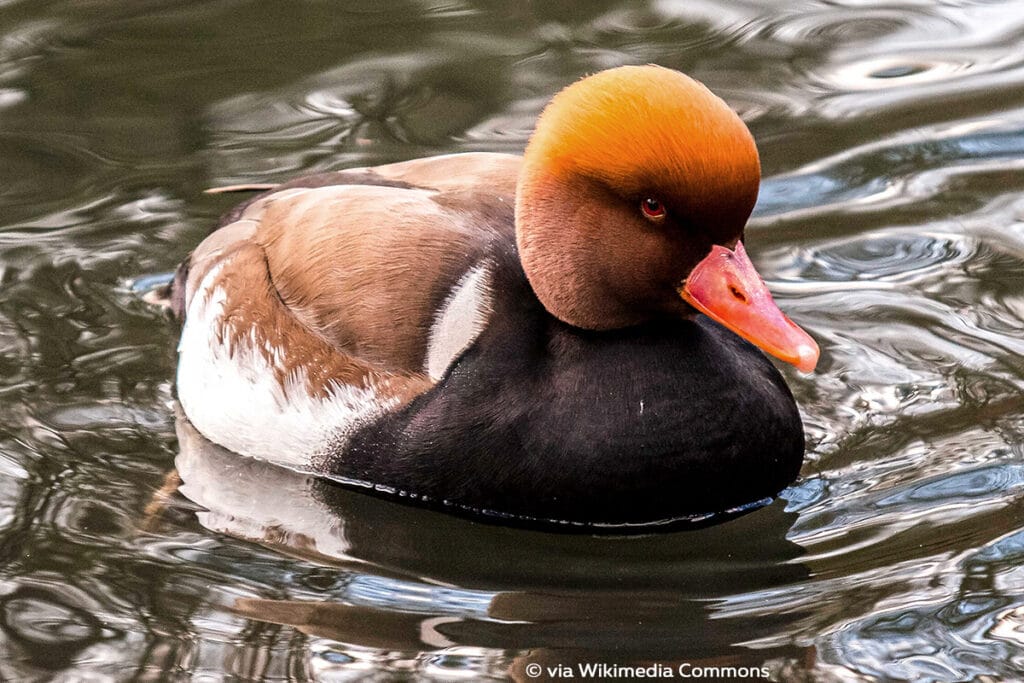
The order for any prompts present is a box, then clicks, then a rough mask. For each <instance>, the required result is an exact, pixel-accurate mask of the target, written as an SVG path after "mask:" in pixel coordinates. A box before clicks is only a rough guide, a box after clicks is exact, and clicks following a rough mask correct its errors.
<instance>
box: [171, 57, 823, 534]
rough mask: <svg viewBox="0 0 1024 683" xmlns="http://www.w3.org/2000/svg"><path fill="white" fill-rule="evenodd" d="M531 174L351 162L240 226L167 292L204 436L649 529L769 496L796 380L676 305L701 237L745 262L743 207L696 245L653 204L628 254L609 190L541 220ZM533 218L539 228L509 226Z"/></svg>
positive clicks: (798, 432)
mask: <svg viewBox="0 0 1024 683" xmlns="http://www.w3.org/2000/svg"><path fill="white" fill-rule="evenodd" d="M645 68H647V69H650V68H653V67H645ZM660 71H665V70H660ZM669 73H674V72H669ZM644 75H646V72H645V73H644ZM677 75H678V74H677ZM682 78H685V77H682ZM708 95H709V96H710V93H708ZM711 97H713V96H711ZM730 113H731V112H730ZM737 121H738V119H737ZM739 125H740V126H742V124H739ZM744 130H745V129H744ZM533 144H534V143H531V145H533ZM755 162H756V156H755ZM536 164H537V161H536V155H534V156H533V157H531V155H530V153H529V152H528V154H527V159H526V161H525V162H524V161H523V160H521V159H520V158H519V157H515V156H510V155H500V154H464V155H451V156H445V157H435V158H430V159H421V160H415V161H410V162H405V163H400V164H393V165H389V166H382V167H377V168H373V169H353V170H350V171H342V172H337V173H331V174H322V175H319V176H311V177H309V178H305V179H299V180H296V181H292V182H290V183H286V184H284V185H281V186H279V187H277V188H275V189H273V190H271V191H270V192H267V193H265V194H263V195H261V196H259V197H256V198H255V199H254V200H252V201H250V202H247V203H245V204H243V205H242V206H240V207H238V208H237V209H235V210H233V211H232V212H230V213H229V214H228V216H226V217H225V219H224V221H223V222H222V225H221V227H220V228H219V229H218V230H217V231H215V232H214V233H213V234H212V235H211V236H210V237H209V238H207V240H206V241H204V242H203V243H202V244H201V245H200V246H199V247H198V248H197V249H196V251H195V252H194V253H193V255H192V256H191V257H190V259H189V261H188V262H186V264H184V265H183V268H182V269H181V270H180V271H179V278H178V281H177V283H176V288H175V290H176V291H175V297H176V306H177V308H178V313H179V314H180V315H181V316H182V317H184V328H183V331H182V337H181V342H180V346H179V352H180V360H179V371H178V395H179V399H180V401H181V404H182V408H183V410H184V412H185V414H186V415H187V416H188V418H189V419H190V421H191V422H192V423H193V425H194V426H195V427H196V428H197V429H198V430H199V431H200V432H201V433H203V434H204V435H205V436H206V437H207V438H209V439H211V440H212V441H214V442H216V443H219V444H221V445H223V446H225V447H227V448H229V449H231V450H234V451H236V452H239V453H242V454H244V455H249V456H253V457H258V458H262V459H265V460H269V461H272V462H276V463H279V464H283V465H287V466H291V467H295V468H298V469H302V470H306V471H310V472H315V473H317V474H321V475H324V476H326V477H329V478H335V479H338V480H340V481H344V482H350V483H356V484H360V485H365V486H372V487H375V488H376V489H377V490H379V491H383V492H392V493H394V494H395V495H399V496H402V497H406V498H412V499H415V500H418V501H421V502H426V503H428V504H432V505H435V506H441V507H446V508H449V509H452V510H455V511H464V512H468V513H473V514H483V515H492V516H498V517H503V518H506V519H521V520H534V521H541V522H542V521H546V520H551V521H559V522H570V523H576V524H583V525H601V524H609V525H617V524H649V523H657V522H661V521H664V520H670V519H674V518H679V517H684V516H687V515H693V514H700V513H710V512H717V511H721V510H725V509H728V508H732V507H735V506H739V505H742V504H744V503H749V502H751V501H754V500H757V499H759V498H764V497H765V496H772V495H774V494H776V493H777V492H778V491H779V490H781V489H782V488H784V487H785V486H786V485H787V484H788V483H789V482H791V481H792V480H793V479H794V478H795V476H796V475H797V473H798V471H799V468H800V464H801V461H802V457H803V449H804V441H803V432H802V426H801V424H800V419H799V414H798V412H797V409H796V406H795V404H794V402H793V399H792V396H791V394H790V393H789V390H788V389H787V388H786V386H785V383H784V382H783V380H782V378H781V376H780V375H779V373H778V371H777V370H776V369H775V368H774V366H773V365H772V364H771V363H770V362H769V361H768V360H767V359H766V358H765V356H764V355H763V354H762V353H761V351H760V350H758V349H757V348H756V347H755V346H753V345H752V344H750V343H748V342H746V341H743V340H742V339H740V338H739V337H737V336H736V335H735V334H734V333H733V332H731V331H729V330H727V329H726V328H725V327H723V326H721V325H719V324H718V323H716V322H713V321H711V320H709V319H707V318H705V317H704V316H701V315H697V314H696V311H695V310H694V307H696V308H698V309H701V310H703V307H704V306H705V304H706V305H708V306H710V310H711V314H712V315H715V313H714V310H718V309H716V308H715V307H716V306H718V304H717V303H715V296H718V295H715V294H714V293H712V294H710V295H708V294H705V293H704V290H705V289H706V287H705V286H704V285H701V287H702V289H698V288H697V287H693V288H692V291H690V290H687V291H683V292H681V293H682V295H683V296H682V298H680V294H679V293H676V291H675V290H676V289H677V288H681V287H682V285H681V284H679V282H681V281H685V279H686V277H687V275H691V277H692V273H696V272H697V269H698V268H699V267H702V266H700V265H699V264H702V263H703V261H702V259H705V258H706V257H708V254H707V250H709V249H710V250H711V251H712V255H715V251H714V249H713V247H714V245H716V244H726V245H729V246H731V247H733V248H734V249H735V252H733V251H728V250H725V249H722V252H723V255H722V258H725V259H733V260H737V261H745V258H746V257H745V255H744V254H743V252H742V245H740V244H737V241H736V239H737V236H738V235H739V234H740V233H741V232H742V223H743V221H745V219H746V215H747V214H749V210H750V206H751V205H752V203H753V201H752V198H751V197H749V196H744V197H743V198H741V199H740V200H738V201H739V202H740V204H741V205H740V206H739V208H735V207H733V206H731V205H727V204H725V203H722V206H728V208H727V209H723V210H721V211H718V212H717V215H718V216H719V218H721V217H722V216H725V219H724V220H723V223H724V226H719V227H718V228H717V230H718V232H717V233H716V232H714V231H711V234H709V235H701V234H688V233H685V232H683V231H676V232H669V228H667V227H666V226H665V225H664V220H665V216H664V211H663V212H662V213H660V214H658V213H652V212H651V211H652V210H651V206H652V205H651V203H650V201H649V200H648V199H643V201H644V202H645V203H644V204H643V205H642V207H641V208H642V209H643V213H642V215H641V216H640V218H641V220H642V221H644V222H642V223H640V224H639V226H640V228H641V230H640V232H639V233H637V232H636V231H634V232H633V233H629V232H625V231H624V232H623V235H624V236H625V239H627V240H629V241H630V242H629V243H628V244H625V243H623V246H622V247H621V248H620V247H619V246H618V244H619V243H621V240H622V239H623V236H621V235H617V234H616V232H615V230H610V229H607V226H608V225H610V224H611V223H609V220H608V219H607V218H604V217H602V215H601V214H600V213H599V212H598V209H600V208H602V207H601V205H600V204H598V205H596V206H595V202H597V201H605V200H603V199H600V200H599V199H597V198H598V197H600V196H601V195H600V193H601V192H603V190H601V189H597V190H594V189H593V188H589V187H588V186H587V185H586V183H583V179H585V177H586V176H579V177H577V175H576V174H575V173H573V174H569V175H571V176H572V177H571V178H570V179H569V180H570V182H569V183H568V187H570V188H572V191H571V192H569V193H567V194H566V195H565V200H564V201H559V202H557V203H556V204H555V205H553V206H548V202H549V201H550V195H549V194H539V193H540V192H541V190H538V189H537V188H538V187H540V188H542V189H544V191H545V192H547V189H546V188H547V187H548V186H550V185H551V184H552V183H554V182H555V181H556V180H558V176H557V175H556V176H550V177H548V176H547V171H544V172H538V171H536V170H531V169H532V168H533V167H534V166H536ZM545 168H546V167H545ZM688 177H690V176H688ZM729 177H732V176H729ZM601 182H602V183H603V182H605V181H604V180H603V179H602V181H601ZM580 183H583V184H580ZM577 190H578V191H577ZM591 191H593V192H595V193H596V194H595V195H594V196H593V197H588V196H587V193H588V192H591ZM645 192H646V191H645ZM755 192H756V186H755ZM666 193H667V191H666ZM748 194H749V193H748ZM556 197H559V198H560V199H561V197H560V196H559V195H556ZM669 197H672V195H669ZM579 198H582V200H586V201H582V200H580V199H579ZM625 199H626V201H628V202H633V201H635V200H634V199H633V198H632V195H628V196H626V198H625ZM716 201H718V200H716ZM573 202H577V203H579V205H578V206H574V205H572V203H573ZM607 202H608V207H610V208H608V211H609V213H610V214H614V215H615V216H616V222H615V223H614V225H615V226H621V225H622V223H623V221H622V220H621V216H619V215H618V214H619V209H620V207H619V206H618V204H617V203H613V200H607ZM524 203H525V204H526V205H527V206H526V208H524ZM665 203H666V204H667V205H669V206H672V207H678V206H680V202H679V201H678V200H672V201H666V202H665ZM712 204H713V202H711V201H710V200H705V201H703V202H702V203H700V204H699V207H698V208H699V209H700V210H701V211H705V212H707V211H710V210H711V209H709V208H708V207H709V206H712ZM632 206H633V207H634V208H635V206H636V205H635V204H632ZM559 212H564V213H561V214H560V213H559ZM698 213H699V212H698ZM733 213H735V216H734V215H732V214H733ZM530 214H532V215H533V216H536V215H538V214H540V215H542V216H543V217H544V218H545V221H544V222H543V223H538V222H537V219H536V218H535V217H534V218H533V223H534V224H537V225H541V228H536V229H530V225H529V224H528V225H527V227H526V228H524V220H528V219H529V215H530ZM581 215H585V216H586V217H587V218H586V222H585V225H584V223H581V222H580V216H581ZM709 215H710V214H709ZM524 216H527V219H524ZM574 221H575V222H576V223H579V224H580V225H581V226H583V227H580V228H579V229H573V230H569V228H572V227H573V226H574ZM627 225H632V224H627ZM737 226H738V227H737ZM597 228H604V229H601V230H599V231H598V230H597ZM592 229H593V230H594V232H593V233H591V234H589V235H587V234H585V231H586V230H592ZM616 229H618V227H617V228H616ZM673 229H674V228H673ZM556 230H558V231H562V232H563V233H564V234H567V235H568V237H563V238H558V239H563V242H561V243H559V241H558V239H556V237H557V235H556V236H553V234H554V231H556ZM616 239H618V240H620V242H619V243H617V242H615V241H613V240H616ZM715 248H718V249H721V248H720V247H715ZM644 249H646V250H648V251H647V252H644V251H643V250H644ZM524 250H525V251H524ZM708 258H709V257H708ZM659 259H663V260H664V262H665V263H666V264H670V263H681V264H682V265H681V267H682V271H681V273H676V272H675V271H672V272H668V268H669V266H659V264H658V260H659ZM659 267H660V268H661V271H664V272H659ZM673 267H674V266H673ZM715 268H718V266H715ZM648 271H650V272H649V273H648ZM691 271H692V273H691ZM705 271H707V272H711V274H712V276H717V275H718V274H720V273H719V271H718V270H711V271H709V270H708V269H707V268H704V270H703V271H701V272H702V273H703V272H705ZM732 272H733V271H731V270H730V271H728V273H732ZM751 272H752V271H751ZM563 275H564V277H563ZM730 277H732V276H731V275H730ZM680 278H682V280H680ZM694 279H696V278H694ZM705 279H707V278H702V279H701V281H702V282H703V281H704V280H705ZM711 279H712V281H713V280H714V277H712V278H711ZM734 279H735V278H734ZM732 282H733V280H729V283H732ZM714 286H715V285H714V284H713V283H712V285H711V290H709V291H712V292H713V290H714ZM723 286H724V285H723ZM728 287H731V289H729V290H728V291H731V292H733V296H736V297H737V301H739V298H738V297H740V296H742V297H743V299H742V301H741V302H740V303H743V304H747V303H748V299H749V300H750V301H753V302H756V301H757V298H756V296H757V294H758V292H757V291H754V290H753V289H751V290H750V295H749V296H748V295H746V294H743V293H738V294H737V292H738V291H739V290H737V289H736V285H734V284H728ZM755 289H756V288H755ZM744 291H747V290H744ZM765 293H766V290H765ZM687 297H689V298H687ZM719 298H721V297H720V296H719ZM691 300H692V301H691ZM769 300H770V297H769ZM707 302H710V303H707ZM691 304H692V307H691ZM735 304H736V302H735V301H733V302H732V304H730V305H735ZM748 308H749V306H748ZM779 315H780V316H781V314H779ZM721 319H722V322H723V324H725V325H726V326H733V325H734V321H735V320H736V319H738V318H737V317H736V315H734V314H731V313H730V314H729V315H728V316H723V317H722V318H721ZM739 319H740V320H741V327H742V325H746V327H742V329H739V330H738V331H739V332H740V333H741V334H744V335H745V336H747V333H748V329H747V328H748V327H750V326H749V324H747V323H745V322H743V320H742V317H741V318H739ZM784 322H785V324H788V325H790V326H791V325H792V323H789V321H788V320H785V321H784ZM755 332H756V331H755ZM752 334H754V336H755V340H757V337H756V334H759V333H756V334H755V333H752ZM783 334H784V335H785V334H791V333H790V332H789V329H788V328H785V329H784V330H783ZM762 336H763V335H762ZM773 339H774V338H773ZM787 339H788V338H783V342H778V343H777V342H775V341H773V340H769V342H765V343H763V344H761V345H762V346H763V347H765V348H770V349H771V344H775V345H776V346H781V347H783V350H782V351H780V352H778V353H776V352H775V351H774V350H773V353H776V355H780V357H783V354H786V353H788V354H789V355H790V357H792V358H793V359H796V360H794V361H792V362H804V361H805V360H806V358H805V356H806V353H805V349H804V348H803V347H800V344H804V341H803V338H802V337H801V338H799V339H797V342H793V343H789V342H787V341H786V340H787ZM793 348H796V349H797V350H795V351H793V350H792V349H793ZM814 355H815V357H816V351H815V352H814ZM787 359H788V358H787Z"/></svg>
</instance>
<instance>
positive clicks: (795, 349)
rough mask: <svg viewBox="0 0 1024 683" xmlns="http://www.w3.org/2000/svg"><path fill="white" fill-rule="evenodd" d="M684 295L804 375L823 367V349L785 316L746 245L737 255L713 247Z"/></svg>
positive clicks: (734, 252) (706, 313) (704, 311)
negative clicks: (819, 349) (819, 366)
mask: <svg viewBox="0 0 1024 683" xmlns="http://www.w3.org/2000/svg"><path fill="white" fill-rule="evenodd" d="M679 293H680V295H681V296H682V297H683V299H684V300H685V301H686V302H687V303H688V304H690V305H691V306H693V307H694V308H696V309H697V310H698V311H700V312H701V313H703V314H704V315H706V316H708V317H709V318H711V319H712V320H714V321H716V322H718V323H721V324H722V325H724V326H725V327H727V328H729V329H730V330H732V331H733V332H735V333H736V334H738V335H739V336H741V337H743V338H744V339H746V340H747V341H749V342H750V343H752V344H754V345H756V346H757V347H759V348H760V349H762V350H763V351H764V352H765V353H769V354H771V355H773V356H775V357H776V358H778V359H779V360H783V361H785V362H787V363H791V364H792V365H795V366H796V367H797V369H799V370H801V371H802V372H810V371H812V370H813V369H814V366H815V365H817V364H818V355H819V353H820V352H819V351H818V345H817V344H816V343H815V341H814V340H813V339H812V338H811V336H810V335H809V334H807V333H806V332H804V331H803V330H802V329H800V327H799V326H797V324H796V323H794V322H793V321H792V320H790V319H789V318H787V317H786V314H785V313H783V312H782V311H780V310H779V307H778V306H777V305H776V304H775V301H774V299H772V295H771V293H770V292H769V291H768V287H767V285H765V283H764V280H762V279H761V276H760V275H758V274H757V271H756V270H754V264H753V263H751V262H750V258H749V257H748V256H747V252H746V250H745V249H744V248H743V243H742V242H737V243H736V249H735V250H733V251H730V250H729V249H726V248H725V247H722V246H718V245H715V246H714V247H712V249H711V253H710V254H708V255H707V257H706V258H705V259H704V260H703V261H701V262H700V263H698V264H697V266H696V267H695V268H694V269H693V272H692V273H690V277H688V278H687V279H686V284H685V285H683V287H682V288H681V289H680V290H679Z"/></svg>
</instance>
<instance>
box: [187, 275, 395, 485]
mask: <svg viewBox="0 0 1024 683" xmlns="http://www.w3.org/2000/svg"><path fill="white" fill-rule="evenodd" d="M224 265H225V264H224V263H221V264H218V265H217V266H216V267H214V268H213V269H211V270H210V272H209V273H208V274H207V275H206V277H204V278H203V281H202V283H201V284H200V285H199V287H198V288H197V291H196V293H195V295H194V296H193V297H192V301H191V302H190V303H189V307H188V315H187V316H186V318H185V326H184V328H183V329H182V332H181V341H180V342H179V344H178V400H179V401H180V402H181V406H182V409H183V410H184V411H185V415H186V416H188V419H189V421H190V422H191V423H192V424H193V425H194V426H195V428H196V429H197V430H199V432H200V433H201V434H202V435H203V436H205V437H206V438H208V439H210V440H211V441H213V442H215V443H217V444H220V445H221V446H224V447H225V448H228V449H230V450H232V451H234V452H236V453H241V454H242V455H248V456H251V457H254V458H260V459H261V460H267V461H269V462H273V463H277V464H280V465H285V466H288V467H293V468H298V469H306V470H308V469H311V462H312V460H313V458H314V456H316V455H319V454H322V453H324V452H325V450H327V449H328V448H340V447H342V446H343V445H344V442H345V440H346V436H347V435H348V434H350V433H351V432H352V431H353V430H354V429H356V428H358V427H359V426H360V425H362V424H365V423H366V422H368V421H369V420H370V419H372V418H374V417H376V416H378V415H380V414H381V413H382V412H383V411H384V410H386V409H387V408H388V407H390V406H391V405H393V404H394V403H396V401H395V399H381V398H380V397H378V396H377V394H376V392H374V391H373V390H372V389H359V388H355V387H349V386H344V385H342V384H340V383H337V384H335V385H334V386H332V387H331V391H330V392H329V395H328V396H327V397H326V398H319V397H315V396H311V395H310V394H309V392H308V389H307V383H306V373H305V371H301V372H299V373H297V374H294V375H292V376H291V377H289V378H288V380H287V381H286V383H285V386H284V387H282V386H281V385H280V383H278V381H277V379H276V378H275V373H274V367H273V365H271V364H270V363H268V362H267V361H266V357H265V355H264V354H263V353H261V352H258V351H257V346H256V345H257V344H258V343H260V342H258V341H257V339H258V334H257V332H258V331H257V330H256V329H255V328H253V329H252V330H251V331H250V333H249V335H248V337H247V338H246V339H245V341H243V342H242V343H240V344H239V345H238V347H237V348H234V349H232V348H228V346H227V344H226V343H225V344H221V343H218V341H217V335H216V330H218V329H219V328H220V325H221V318H222V316H223V314H224V301H225V299H226V294H225V292H224V290H223V289H222V288H219V287H218V288H215V289H213V291H210V290H211V287H212V286H213V283H214V282H215V281H216V278H217V276H218V274H219V273H220V271H221V270H222V269H223V268H224ZM268 350H269V351H270V352H271V353H270V355H271V357H272V358H274V359H279V358H281V357H282V354H286V353H287V349H268Z"/></svg>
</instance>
